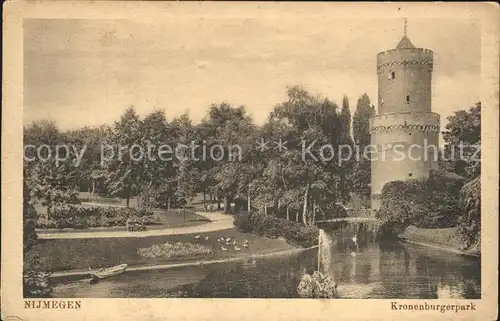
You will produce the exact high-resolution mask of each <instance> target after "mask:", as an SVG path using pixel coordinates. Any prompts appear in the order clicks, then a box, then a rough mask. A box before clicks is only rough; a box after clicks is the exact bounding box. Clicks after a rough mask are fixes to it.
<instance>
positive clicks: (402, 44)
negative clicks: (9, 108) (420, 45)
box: [396, 34, 416, 49]
mask: <svg viewBox="0 0 500 321" xmlns="http://www.w3.org/2000/svg"><path fill="white" fill-rule="evenodd" d="M414 48H416V47H415V46H414V45H413V44H412V43H411V41H410V38H408V36H406V34H405V35H404V36H403V38H401V40H400V41H399V44H398V45H397V47H396V49H414Z"/></svg>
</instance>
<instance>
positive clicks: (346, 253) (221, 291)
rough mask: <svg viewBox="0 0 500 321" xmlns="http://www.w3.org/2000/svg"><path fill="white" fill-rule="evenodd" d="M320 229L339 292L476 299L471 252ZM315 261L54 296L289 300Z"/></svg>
mask: <svg viewBox="0 0 500 321" xmlns="http://www.w3.org/2000/svg"><path fill="white" fill-rule="evenodd" d="M327 234H328V239H329V241H330V242H329V243H324V244H327V246H325V247H323V248H322V255H321V257H322V260H321V262H325V266H324V268H323V270H325V271H326V272H327V273H330V274H331V275H332V276H333V277H334V279H335V281H336V282H337V284H338V291H339V294H340V296H341V297H343V298H467V299H478V298H480V295H481V278H480V271H481V264H480V260H479V259H477V258H468V257H463V256H460V255H456V254H451V253H447V252H442V251H438V250H433V249H428V248H425V247H420V246H416V245H411V244H403V243H398V242H394V241H392V242H380V243H378V242H375V239H374V235H373V234H372V233H371V232H369V231H368V230H367V229H366V226H364V225H358V224H353V225H344V226H343V227H340V228H336V229H330V230H327ZM354 235H357V237H356V239H355V241H354V240H353V236H354ZM317 266H318V250H317V249H313V250H307V251H304V252H301V253H298V254H297V253H296V254H289V255H288V254H287V255H275V256H272V257H266V258H259V259H257V260H256V261H251V260H248V261H244V262H242V261H240V262H233V263H220V264H213V265H206V266H196V267H189V268H179V269H171V270H164V271H140V272H127V273H125V274H123V275H121V276H118V277H116V278H112V279H108V280H104V281H101V282H99V283H97V284H92V285H90V284H89V282H88V280H81V281H76V282H71V283H65V284H59V285H58V286H56V287H55V289H54V294H53V296H55V297H86V298H88V297H94V298H103V297H115V298H130V297H142V298H157V297H220V298H295V297H298V295H297V292H296V288H297V285H298V283H299V281H300V277H301V276H302V274H303V273H304V272H308V273H311V272H312V271H313V270H315V269H317Z"/></svg>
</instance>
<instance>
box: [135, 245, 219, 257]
mask: <svg viewBox="0 0 500 321" xmlns="http://www.w3.org/2000/svg"><path fill="white" fill-rule="evenodd" d="M210 253H212V249H211V248H209V247H206V246H203V245H199V244H192V243H182V242H177V243H173V244H172V243H168V242H167V243H165V244H153V245H152V246H150V247H146V248H140V249H137V254H139V255H140V256H141V257H143V258H148V259H155V258H158V257H161V258H178V257H185V256H190V255H195V254H210Z"/></svg>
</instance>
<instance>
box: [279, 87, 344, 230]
mask: <svg viewBox="0 0 500 321" xmlns="http://www.w3.org/2000/svg"><path fill="white" fill-rule="evenodd" d="M287 94H288V100H287V101H285V102H284V103H282V104H279V105H278V106H276V107H275V109H274V110H273V112H272V113H271V115H270V123H272V124H273V126H275V127H276V126H281V132H282V135H283V137H280V138H282V139H283V140H284V141H286V142H287V152H286V153H281V154H280V157H281V162H282V163H283V166H282V167H283V168H284V169H286V172H285V173H286V177H287V179H286V180H284V182H285V183H287V184H286V188H283V189H282V192H283V191H287V192H288V193H290V192H291V191H292V190H294V189H295V190H297V191H299V192H298V193H300V195H301V198H302V202H301V203H302V204H301V205H302V222H303V223H304V224H305V225H310V224H314V221H315V215H316V213H317V212H318V211H320V209H321V208H325V207H326V206H327V204H328V203H329V202H334V201H336V200H337V199H338V197H339V193H338V189H339V188H338V187H339V184H338V182H339V180H340V177H341V173H342V170H343V168H342V166H341V164H340V163H339V161H338V159H336V158H335V157H332V156H333V155H336V152H337V151H338V149H339V145H340V144H341V143H342V141H343V138H345V136H343V135H342V129H343V127H342V124H341V120H340V117H339V114H338V112H337V110H338V107H337V105H336V104H334V103H333V102H331V101H329V100H328V99H322V98H320V97H314V96H312V95H310V94H309V93H308V92H307V91H306V90H304V89H303V88H301V87H298V86H296V87H290V88H288V92H287ZM304 144H305V145H306V146H307V150H308V153H307V155H303V153H302V152H303V145H304ZM303 156H304V157H303ZM273 166H275V165H274V164H273ZM273 189H275V190H278V189H280V188H279V186H276V188H273ZM294 194H295V195H297V192H295V193H294Z"/></svg>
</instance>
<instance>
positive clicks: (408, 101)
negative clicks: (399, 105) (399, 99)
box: [406, 95, 410, 104]
mask: <svg viewBox="0 0 500 321" xmlns="http://www.w3.org/2000/svg"><path fill="white" fill-rule="evenodd" d="M406 103H407V104H409V103H410V95H406Z"/></svg>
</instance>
